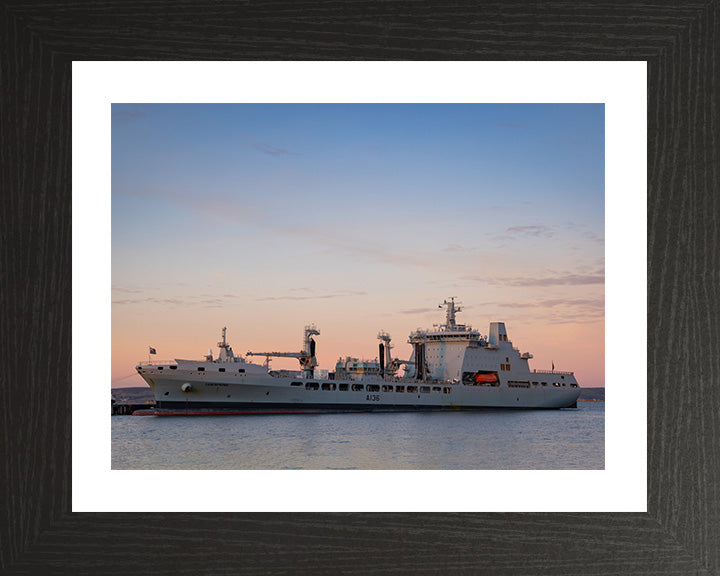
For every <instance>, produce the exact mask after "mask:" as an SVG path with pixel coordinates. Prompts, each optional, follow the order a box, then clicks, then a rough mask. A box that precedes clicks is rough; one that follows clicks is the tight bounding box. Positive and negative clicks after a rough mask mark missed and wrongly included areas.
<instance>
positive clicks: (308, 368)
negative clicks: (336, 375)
mask: <svg viewBox="0 0 720 576" xmlns="http://www.w3.org/2000/svg"><path fill="white" fill-rule="evenodd" d="M319 335H320V331H319V330H318V329H317V328H316V327H315V324H311V325H309V326H305V337H304V338H303V349H302V350H301V351H300V352H248V353H247V355H248V356H265V365H266V366H267V367H268V369H269V368H270V358H271V357H272V358H297V359H298V361H299V362H300V366H302V369H303V372H304V374H305V378H312V377H313V374H314V371H315V367H316V366H317V365H318V363H317V358H316V357H315V340H314V339H313V336H319Z"/></svg>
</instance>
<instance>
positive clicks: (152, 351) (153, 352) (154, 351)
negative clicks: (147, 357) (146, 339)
mask: <svg viewBox="0 0 720 576" xmlns="http://www.w3.org/2000/svg"><path fill="white" fill-rule="evenodd" d="M149 348H150V354H157V350H155V348H153V347H152V346H149Z"/></svg>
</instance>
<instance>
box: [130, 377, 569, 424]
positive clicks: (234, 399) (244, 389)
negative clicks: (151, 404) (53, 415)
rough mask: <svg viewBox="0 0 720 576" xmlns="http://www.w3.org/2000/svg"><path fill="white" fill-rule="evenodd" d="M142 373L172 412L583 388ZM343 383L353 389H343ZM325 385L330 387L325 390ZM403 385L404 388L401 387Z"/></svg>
mask: <svg viewBox="0 0 720 576" xmlns="http://www.w3.org/2000/svg"><path fill="white" fill-rule="evenodd" d="M141 375H142V376H143V378H144V379H145V380H146V381H147V383H148V384H149V385H150V386H151V388H152V389H153V392H154V394H155V399H156V407H157V409H158V411H156V412H152V413H155V414H159V411H167V413H168V414H169V415H170V414H179V413H182V414H186V413H189V412H193V413H198V414H202V413H215V412H217V413H236V414H263V413H265V414H269V413H272V414H299V413H328V412H334V413H340V412H411V411H412V412H415V411H438V410H479V409H486V408H506V409H507V408H511V409H557V408H569V407H573V406H574V405H575V403H576V401H577V398H578V396H579V395H580V389H579V388H577V387H571V386H569V385H566V386H562V384H559V385H558V386H553V385H552V384H550V385H547V386H541V385H540V384H538V385H537V386H532V385H530V386H529V387H527V388H512V387H509V386H508V385H507V384H506V383H500V384H499V385H498V386H468V385H463V384H461V383H451V382H428V383H424V382H418V381H408V380H395V381H384V380H380V379H378V380H377V381H374V382H368V381H362V382H357V381H347V382H344V381H333V380H320V379H315V380H297V379H292V378H274V377H271V376H261V375H258V376H254V377H250V376H245V377H242V378H238V379H234V378H233V377H232V376H231V377H223V378H212V377H211V376H210V375H205V374H204V373H203V374H197V373H195V374H192V373H187V374H177V377H176V376H175V375H173V377H172V378H168V377H165V376H164V375H162V376H161V375H159V374H152V370H147V371H146V372H145V373H143V374H141ZM559 379H560V378H559V377H558V380H559ZM238 380H240V381H238ZM293 383H294V384H293ZM341 386H342V387H343V388H344V387H347V388H348V389H347V390H340V387H341ZM353 386H354V387H360V386H362V390H353V389H352V388H353ZM368 386H369V387H370V389H368ZM323 387H325V388H329V389H325V390H324V389H323ZM315 388H317V389H315ZM398 388H400V389H401V390H402V391H397V390H398ZM378 389H379V390H378ZM408 389H410V391H408ZM390 390H391V391H390ZM147 413H150V411H142V412H141V413H140V414H142V415H145V414H147Z"/></svg>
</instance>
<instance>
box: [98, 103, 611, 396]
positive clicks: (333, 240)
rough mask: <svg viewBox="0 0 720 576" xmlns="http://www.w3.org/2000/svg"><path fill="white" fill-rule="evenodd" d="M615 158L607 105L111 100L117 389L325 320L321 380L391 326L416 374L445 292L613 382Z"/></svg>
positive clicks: (297, 343) (544, 359)
mask: <svg viewBox="0 0 720 576" xmlns="http://www.w3.org/2000/svg"><path fill="white" fill-rule="evenodd" d="M604 148H605V139H604V106H603V105H602V104H537V105H535V104H513V105H509V104H467V105H460V104H297V105H296V104H212V105H204V104H113V105H112V386H113V387H125V386H144V385H145V384H144V382H143V381H142V379H140V378H139V377H138V376H137V375H136V374H135V371H134V366H135V365H136V364H137V362H138V361H147V360H148V347H149V346H153V347H154V348H156V349H157V356H155V357H153V359H158V360H168V361H170V360H172V359H174V358H201V357H202V356H204V355H205V354H207V353H208V350H209V349H210V348H212V351H213V353H214V354H215V355H217V342H218V341H219V340H220V332H221V329H222V328H223V327H224V326H227V338H228V342H229V343H230V344H231V345H232V346H233V349H234V351H235V353H236V354H245V352H247V351H248V350H253V351H270V350H271V351H280V352H297V351H299V350H300V349H301V347H302V336H303V329H304V327H305V326H306V325H307V324H310V323H315V324H316V325H317V327H318V329H319V331H320V335H319V336H316V337H315V340H316V342H317V356H318V362H319V367H320V368H322V369H333V368H334V366H335V362H336V360H337V359H338V357H340V356H342V357H345V356H355V357H360V358H368V359H373V358H375V357H376V356H377V349H378V342H379V341H378V340H377V333H378V331H379V330H381V329H382V330H385V331H387V332H389V333H390V335H391V336H392V338H393V346H394V348H393V355H394V356H396V357H399V358H401V359H407V358H408V357H409V356H410V352H411V349H410V345H409V344H407V338H408V335H409V333H410V332H412V331H414V330H415V329H417V328H431V327H432V325H433V324H438V323H442V322H444V319H445V316H444V311H443V310H441V309H439V308H438V305H439V304H441V303H442V302H443V300H444V299H446V298H449V297H451V296H454V297H455V298H456V302H457V301H459V302H460V303H461V306H462V308H463V309H462V311H461V312H460V313H459V314H458V318H457V321H458V322H462V323H465V324H470V325H472V326H473V328H475V329H477V330H479V331H480V332H481V333H482V334H487V332H488V326H489V323H490V322H491V321H501V322H505V324H506V327H507V330H508V337H509V339H510V340H512V341H513V344H514V346H515V347H517V348H519V349H520V351H521V352H531V353H532V354H533V355H534V358H533V359H532V360H530V366H531V368H537V369H550V368H551V365H552V364H553V363H554V365H555V369H556V370H572V371H574V372H575V374H576V377H577V379H578V381H579V383H580V385H581V386H604V379H605V376H604V325H605V324H604V307H605V304H604V268H605V267H604V259H605V256H604V253H605V249H604V238H605V235H604V220H605V211H604V172H605V167H604V164H605V160H604ZM263 360H264V358H257V359H256V361H258V362H261V361H263ZM271 363H272V364H271V365H272V367H273V368H289V369H297V368H298V363H297V361H296V360H294V359H280V358H278V359H274V360H272V361H271Z"/></svg>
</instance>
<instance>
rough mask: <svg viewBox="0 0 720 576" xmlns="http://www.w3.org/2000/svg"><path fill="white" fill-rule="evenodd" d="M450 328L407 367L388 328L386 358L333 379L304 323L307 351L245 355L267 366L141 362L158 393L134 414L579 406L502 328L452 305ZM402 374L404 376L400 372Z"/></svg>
mask: <svg viewBox="0 0 720 576" xmlns="http://www.w3.org/2000/svg"><path fill="white" fill-rule="evenodd" d="M439 307H440V308H443V307H445V309H446V310H445V323H444V324H440V325H436V326H434V327H433V329H432V330H420V329H418V330H416V331H414V332H412V333H411V334H410V336H409V339H408V343H409V344H410V345H411V346H412V353H411V355H410V357H409V359H408V360H399V359H397V358H393V356H392V352H391V351H392V348H393V347H392V345H391V338H390V336H389V335H388V334H387V333H385V332H383V331H381V332H380V333H379V334H378V339H379V340H380V343H379V347H378V351H379V355H378V358H376V359H375V360H372V361H367V360H365V361H364V360H360V359H358V358H354V357H350V356H347V357H344V358H339V359H338V361H337V363H336V365H335V371H334V372H327V373H325V374H323V377H318V374H319V371H318V370H317V366H318V363H317V358H316V354H315V352H316V343H315V340H314V338H313V336H318V335H320V332H319V330H318V329H317V328H316V327H315V326H314V325H310V326H306V327H305V333H304V338H303V347H302V349H301V350H300V351H299V352H247V354H246V355H245V356H246V357H252V356H256V357H263V356H264V357H265V362H264V363H262V364H258V363H253V362H250V361H249V360H248V359H247V358H244V357H242V356H237V355H235V354H234V353H233V350H232V348H231V347H230V345H229V344H228V343H227V340H226V328H223V329H222V340H221V341H220V342H218V348H219V354H218V357H217V358H213V356H212V353H210V354H209V355H207V356H205V358H204V359H202V360H184V359H179V358H176V359H175V360H174V361H173V362H143V363H139V364H138V365H137V366H136V367H135V368H136V370H137V372H138V374H139V375H140V376H141V377H142V378H143V379H144V380H145V381H146V382H147V383H148V385H149V386H150V387H151V388H152V390H153V393H154V395H155V400H156V407H155V408H154V409H151V410H140V411H136V412H135V414H136V415H213V414H297V413H320V412H382V411H413V410H474V409H486V408H534V409H539V408H575V407H577V399H578V396H579V395H580V388H579V387H578V382H577V380H576V378H575V376H574V374H573V373H572V372H560V371H556V370H554V369H553V370H531V369H530V366H529V364H528V361H529V360H530V359H531V358H532V354H530V353H528V352H523V353H521V352H520V351H519V350H518V349H517V348H515V347H513V343H512V341H511V340H510V338H509V337H508V332H507V330H506V328H505V324H504V323H503V322H491V323H490V330H489V333H488V334H487V335H482V334H480V332H478V331H476V330H473V329H472V327H471V326H469V325H465V324H458V323H457V322H456V314H457V313H458V312H460V311H461V310H462V308H461V307H460V306H459V305H458V304H456V303H455V299H454V298H450V300H449V301H448V300H445V301H444V302H443V303H442V304H440V306H439ZM274 357H282V358H296V359H297V360H298V361H299V364H300V370H297V371H293V370H271V369H270V358H274ZM401 368H402V372H403V373H402V375H400V374H399V372H400V369H401Z"/></svg>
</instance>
